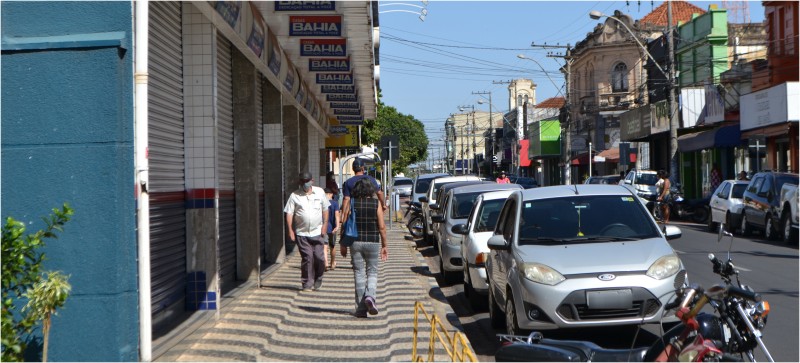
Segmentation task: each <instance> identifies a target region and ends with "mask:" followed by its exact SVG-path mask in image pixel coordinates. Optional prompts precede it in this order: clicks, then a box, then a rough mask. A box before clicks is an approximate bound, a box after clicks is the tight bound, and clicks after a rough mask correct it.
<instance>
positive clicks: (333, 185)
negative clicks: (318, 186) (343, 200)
mask: <svg viewBox="0 0 800 363" xmlns="http://www.w3.org/2000/svg"><path fill="white" fill-rule="evenodd" d="M325 188H327V189H330V190H331V192H333V196H334V197H336V199H337V200H338V199H339V183H337V182H336V177H335V176H334V174H333V172H332V171H329V172H328V174H326V175H325Z"/></svg>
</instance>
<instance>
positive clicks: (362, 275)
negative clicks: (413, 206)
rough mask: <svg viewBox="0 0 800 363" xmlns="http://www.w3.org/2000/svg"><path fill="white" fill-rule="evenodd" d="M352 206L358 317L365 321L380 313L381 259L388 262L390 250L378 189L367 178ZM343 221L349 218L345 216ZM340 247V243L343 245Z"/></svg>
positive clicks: (355, 191) (344, 254) (352, 254)
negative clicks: (376, 191) (379, 279)
mask: <svg viewBox="0 0 800 363" xmlns="http://www.w3.org/2000/svg"><path fill="white" fill-rule="evenodd" d="M350 195H351V197H352V199H350V202H351V203H352V205H351V207H352V208H354V209H355V211H356V229H357V230H358V237H356V240H355V241H354V242H353V244H352V245H351V246H350V260H351V262H352V263H353V279H354V280H355V302H356V310H355V314H354V315H355V316H356V317H359V318H366V317H367V313H369V314H370V315H376V314H378V303H377V299H376V295H377V289H378V259H379V258H380V260H381V261H386V260H387V259H388V258H389V251H388V249H387V247H386V224H385V222H384V221H383V208H382V207H381V206H380V205H379V204H378V203H379V202H378V200H377V199H375V198H374V197H373V196H374V195H375V186H374V185H373V183H372V182H371V181H370V180H368V179H361V180H359V181H358V182H357V183H356V185H355V187H354V188H353V190H352V191H351V194H350ZM343 218H344V221H343V222H342V223H346V222H347V219H348V218H350V215H349V214H345V215H344V217H343ZM340 245H341V244H340ZM340 250H341V253H342V257H347V247H346V246H344V245H341V248H340Z"/></svg>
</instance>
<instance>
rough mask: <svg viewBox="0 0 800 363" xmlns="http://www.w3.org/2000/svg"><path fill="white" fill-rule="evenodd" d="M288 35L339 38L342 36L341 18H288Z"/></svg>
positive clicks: (299, 16) (301, 16) (328, 16)
mask: <svg viewBox="0 0 800 363" xmlns="http://www.w3.org/2000/svg"><path fill="white" fill-rule="evenodd" d="M289 35H290V36H293V37H340V36H342V16H341V15H311V16H306V15H297V16H294V15H293V16H289Z"/></svg>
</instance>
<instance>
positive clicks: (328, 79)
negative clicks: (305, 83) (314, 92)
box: [317, 73, 353, 84]
mask: <svg viewBox="0 0 800 363" xmlns="http://www.w3.org/2000/svg"><path fill="white" fill-rule="evenodd" d="M317 84H353V74H352V73H317Z"/></svg>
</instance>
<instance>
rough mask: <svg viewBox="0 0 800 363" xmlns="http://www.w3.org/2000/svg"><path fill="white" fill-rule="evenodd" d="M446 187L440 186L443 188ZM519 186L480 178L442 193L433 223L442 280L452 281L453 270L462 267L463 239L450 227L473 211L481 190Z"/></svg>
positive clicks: (464, 220) (459, 222)
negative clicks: (437, 212)
mask: <svg viewBox="0 0 800 363" xmlns="http://www.w3.org/2000/svg"><path fill="white" fill-rule="evenodd" d="M453 184H456V183H453ZM459 184H463V183H459ZM446 187H447V186H445V187H443V190H444V188H446ZM519 189H522V186H520V185H519V184H497V183H492V182H485V181H479V182H476V183H475V184H471V185H461V186H457V187H455V188H452V189H450V190H448V191H447V193H446V194H445V195H443V196H441V198H442V199H441V204H440V205H438V207H439V208H438V210H439V212H440V213H439V214H437V215H435V216H434V217H433V222H434V226H435V228H436V230H435V234H436V237H437V238H436V241H437V244H436V246H437V249H438V251H439V271H441V274H442V277H443V278H444V280H445V281H447V282H450V281H453V280H455V278H456V277H457V276H458V275H457V274H456V273H455V272H456V271H459V272H460V271H462V270H463V267H462V260H461V242H462V240H463V239H464V235H463V234H460V233H454V232H453V226H455V225H456V224H461V223H465V222H466V221H467V217H469V214H470V212H471V211H472V206H473V205H474V204H475V199H477V198H478V196H479V195H481V194H482V193H485V192H490V191H496V190H519Z"/></svg>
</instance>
